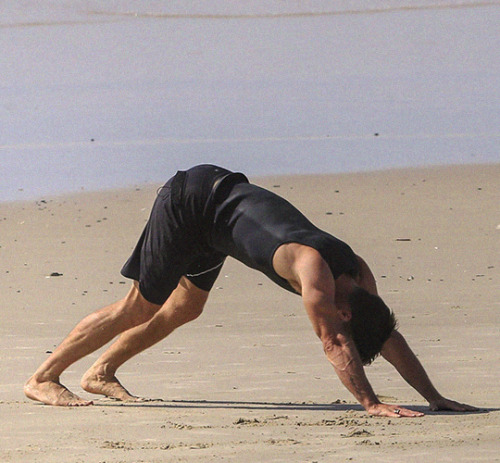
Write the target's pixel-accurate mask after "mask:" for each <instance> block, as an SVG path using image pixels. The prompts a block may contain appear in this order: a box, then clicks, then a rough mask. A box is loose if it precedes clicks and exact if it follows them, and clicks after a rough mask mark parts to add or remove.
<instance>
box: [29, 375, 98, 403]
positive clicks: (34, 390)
mask: <svg viewBox="0 0 500 463" xmlns="http://www.w3.org/2000/svg"><path fill="white" fill-rule="evenodd" d="M24 393H25V394H26V397H28V398H29V399H32V400H37V401H39V402H43V403H44V404H46V405H61V406H66V407H82V406H87V405H92V403H93V402H92V401H91V400H84V399H82V398H80V397H78V396H77V395H76V394H73V393H72V392H71V391H70V390H69V389H67V388H66V387H65V386H63V385H62V384H61V383H59V382H56V381H38V380H36V379H35V378H34V377H31V378H30V379H29V380H28V382H27V383H26V384H25V385H24Z"/></svg>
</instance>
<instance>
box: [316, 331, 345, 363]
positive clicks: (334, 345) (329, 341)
mask: <svg viewBox="0 0 500 463" xmlns="http://www.w3.org/2000/svg"><path fill="white" fill-rule="evenodd" d="M321 342H322V344H323V351H324V352H325V354H326V356H327V357H329V356H330V355H332V354H335V353H336V352H338V351H339V350H342V348H343V347H344V346H345V345H346V344H347V343H348V337H347V336H346V335H343V334H339V333H337V334H328V335H325V336H321Z"/></svg>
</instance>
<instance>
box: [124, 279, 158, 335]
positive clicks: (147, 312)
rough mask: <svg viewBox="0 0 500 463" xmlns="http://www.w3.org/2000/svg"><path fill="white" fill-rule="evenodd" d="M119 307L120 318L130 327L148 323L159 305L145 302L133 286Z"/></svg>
mask: <svg viewBox="0 0 500 463" xmlns="http://www.w3.org/2000/svg"><path fill="white" fill-rule="evenodd" d="M119 305H120V312H121V314H122V316H123V317H124V318H125V319H126V320H127V324H128V325H129V326H131V327H133V326H137V325H142V324H143V323H145V322H147V321H149V320H150V319H151V318H152V317H153V316H154V315H155V314H156V312H158V310H160V308H161V306H160V305H157V304H153V303H152V302H149V301H147V300H146V299H145V298H144V297H143V296H142V294H141V293H140V292H139V290H138V289H137V288H136V287H135V286H133V287H132V289H131V290H130V292H129V293H128V294H127V296H126V297H125V298H124V299H122V300H121V301H120V302H119Z"/></svg>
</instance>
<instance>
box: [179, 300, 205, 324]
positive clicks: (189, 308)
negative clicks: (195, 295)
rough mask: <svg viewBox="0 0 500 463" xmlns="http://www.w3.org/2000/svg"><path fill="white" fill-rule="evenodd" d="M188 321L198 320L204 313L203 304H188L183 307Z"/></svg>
mask: <svg viewBox="0 0 500 463" xmlns="http://www.w3.org/2000/svg"><path fill="white" fill-rule="evenodd" d="M182 312H183V314H184V316H185V318H186V322H190V321H193V320H196V319H197V318H198V317H199V316H200V315H201V314H202V313H203V304H187V305H185V306H184V307H183V308H182Z"/></svg>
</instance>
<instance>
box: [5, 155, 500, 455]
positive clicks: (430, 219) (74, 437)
mask: <svg viewBox="0 0 500 463" xmlns="http://www.w3.org/2000/svg"><path fill="white" fill-rule="evenodd" d="M256 181H257V182H258V183H260V184H262V185H264V186H267V187H269V188H271V189H272V190H273V191H276V192H277V193H279V194H281V195H282V196H284V197H286V198H288V199H289V200H291V201H292V202H293V203H295V204H296V205H297V206H298V207H299V208H300V209H302V210H303V211H304V212H305V213H306V215H308V216H309V217H310V218H311V219H312V220H313V221H314V222H315V223H316V224H317V225H319V226H320V227H322V228H324V229H326V230H328V231H330V232H332V233H333V234H335V235H337V236H339V237H340V238H342V239H344V240H346V241H347V242H348V243H349V244H351V246H352V247H353V248H354V249H355V251H357V252H358V253H359V254H360V255H362V256H363V257H364V258H365V259H366V260H367V261H368V262H369V264H370V265H371V266H372V268H373V270H374V273H375V275H376V278H377V280H378V284H379V288H380V292H381V294H382V296H383V297H384V298H385V300H386V302H388V304H389V305H390V306H391V307H392V308H393V309H394V310H395V311H396V313H397V315H398V316H399V320H400V327H401V331H402V332H403V333H404V334H405V335H406V337H407V339H408V340H409V342H410V344H411V345H412V347H413V348H414V350H415V351H416V352H417V353H418V355H419V357H420V359H421V360H422V362H423V363H424V365H425V366H426V368H427V370H428V372H429V374H430V376H431V378H432V379H433V380H434V383H435V384H436V386H437V387H438V389H439V390H440V391H441V392H442V393H443V394H445V395H447V396H449V397H451V398H453V399H456V400H459V401H463V402H466V403H471V404H473V405H476V406H478V407H481V408H483V409H484V411H483V412H481V413H473V414H464V415H458V414H454V413H428V414H427V415H426V416H425V417H423V418H420V419H400V420H391V419H381V418H372V417H369V416H368V415H367V414H366V413H364V411H363V410H362V409H361V408H360V407H359V406H358V405H357V404H355V403H354V401H353V399H352V397H351V396H350V395H349V393H348V392H347V391H346V390H344V388H343V387H342V386H341V384H340V382H339V380H338V379H337V378H336V376H335V374H334V372H333V370H332V368H331V367H330V365H329V364H328V363H327V361H326V360H325V358H324V356H323V353H322V349H321V345H320V343H319V341H318V340H317V339H316V338H315V336H314V334H313V333H312V330H311V328H310V325H309V322H308V320H307V317H306V315H305V313H304V310H303V308H302V306H301V301H300V298H299V297H296V296H293V295H291V294H288V293H287V292H285V291H283V290H281V289H280V288H278V287H276V286H274V285H273V284H272V283H271V282H269V281H268V280H266V278H265V277H264V276H262V275H261V274H259V273H257V272H255V271H252V270H249V269H247V268H245V267H243V266H242V265H241V264H239V263H237V262H235V261H233V260H231V259H229V260H228V262H227V263H226V265H225V267H224V268H223V271H222V273H221V276H220V279H219V280H218V281H217V283H216V285H215V288H214V290H213V293H212V296H211V299H210V300H209V303H208V305H207V308H206V311H205V313H204V314H203V316H202V317H200V318H199V319H198V320H196V321H195V322H193V323H191V324H190V325H189V326H185V327H182V328H180V329H179V330H177V331H176V332H175V333H173V334H172V335H171V336H170V337H169V338H168V339H167V340H166V341H164V342H162V343H160V344H159V345H157V346H154V347H153V348H152V349H150V350H148V351H146V352H145V353H144V354H142V355H140V356H138V357H137V358H135V359H132V360H131V361H130V362H129V363H128V364H126V365H125V366H124V367H123V368H122V370H121V371H120V372H119V373H120V378H121V379H122V381H123V382H124V384H125V385H126V386H127V387H128V388H129V389H130V390H131V391H132V392H134V393H137V394H140V395H144V396H148V397H152V398H161V399H163V400H158V401H154V402H148V403H144V404H135V405H123V404H120V403H116V402H111V401H106V400H97V401H96V403H95V406H93V407H88V408H84V409H68V408H54V407H48V406H44V405H40V404H36V403H34V402H30V401H28V400H27V399H25V398H24V396H23V394H22V385H23V382H24V381H25V380H26V378H27V377H28V376H29V375H30V374H31V373H32V372H33V371H34V370H35V368H36V367H37V366H38V365H39V364H40V363H41V362H42V361H43V359H44V358H45V357H46V356H47V355H48V352H49V351H51V350H52V349H53V348H54V346H55V345H56V344H57V343H59V342H60V340H61V339H62V337H63V336H64V335H65V334H66V333H67V332H68V331H69V330H70V329H71V328H72V327H73V326H74V325H75V323H76V322H78V321H79V320H80V319H81V318H82V317H83V316H84V315H86V314H87V313H89V312H91V311H93V310H94V309H96V308H98V307H100V306H103V305H106V304H108V303H110V302H112V301H114V300H115V299H117V298H119V297H122V296H123V295H124V293H125V292H126V290H127V288H128V285H129V282H127V281H125V279H124V278H122V277H121V276H120V275H119V269H120V267H121V265H122V263H123V261H124V260H125V259H126V258H127V257H128V255H129V253H130V251H131V249H132V247H133V246H134V244H135V242H136V239H137V238H138V235H139V233H140V231H141V229H142V227H143V225H144V223H145V221H146V219H147V216H148V213H149V209H150V207H151V204H152V201H153V198H154V194H155V189H156V186H148V187H144V188H140V189H130V190H120V191H111V192H99V193H81V194H77V195H72V196H66V197H57V198H50V199H49V198H46V199H44V200H40V201H36V202H35V201H32V202H23V203H0V274H1V279H0V307H1V309H0V310H1V313H2V317H1V320H2V323H1V326H0V333H1V337H0V347H1V358H0V362H1V369H0V400H1V402H0V416H1V426H2V428H1V433H0V461H2V462H8V463H10V462H16V463H18V462H51V463H52V462H54V461H63V462H66V463H76V462H86V463H87V462H107V463H110V462H177V461H189V462H202V461H203V462H211V461H217V462H218V461H235V462H243V463H245V462H252V463H253V462H256V461H262V462H283V461H287V462H311V463H312V462H331V461H335V462H343V461H355V462H365V461H366V462H368V461H370V462H379V461H380V462H381V461H384V462H400V461H406V462H428V461H433V462H448V461H450V462H452V461H453V462H493V461H500V457H499V455H500V441H499V435H500V409H499V402H500V387H499V379H500V374H499V373H500V371H499V353H498V352H499V347H500V345H499V326H500V323H499V322H500V307H499V301H500V297H499V272H500V262H499V259H498V257H499V255H500V245H499V243H500V226H499V225H500V214H499V208H498V204H499V198H500V165H498V164H497V165H491V166H467V167H443V168H430V169H411V170H398V171H387V172H375V173H363V174H349V175H328V176H307V177H275V178H266V179H257V180H256ZM51 275H53V276H51ZM56 275H58V276H56ZM96 355H98V353H96V354H94V355H92V356H91V357H90V358H87V359H84V360H82V361H80V362H78V363H76V364H75V365H73V366H72V367H70V369H69V370H68V371H67V372H66V373H65V375H64V376H63V378H62V380H63V382H64V383H65V384H66V385H67V386H68V387H69V388H71V389H72V390H74V391H75V392H77V393H79V394H81V395H82V396H84V397H89V395H88V394H86V393H85V392H83V391H81V389H80V387H79V379H80V376H81V374H82V373H83V372H84V371H85V369H86V368H87V367H88V366H89V365H90V364H91V363H92V362H93V359H95V358H96ZM368 375H369V378H370V380H371V382H372V384H373V386H374V388H375V390H376V391H377V392H378V394H380V395H381V396H383V398H384V400H387V401H391V402H395V403H399V404H402V405H406V406H410V407H411V406H413V407H414V408H416V409H418V410H426V403H425V402H424V401H423V399H422V398H420V397H419V396H418V394H417V393H416V392H415V391H413V390H412V389H410V388H409V387H408V386H407V385H406V384H405V383H404V382H403V380H402V379H401V378H399V377H398V376H397V375H396V374H395V373H394V370H393V369H392V368H391V367H390V366H389V365H388V364H387V363H386V362H384V361H383V360H380V359H379V360H377V361H376V362H375V363H374V365H372V366H371V367H369V368H368Z"/></svg>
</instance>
